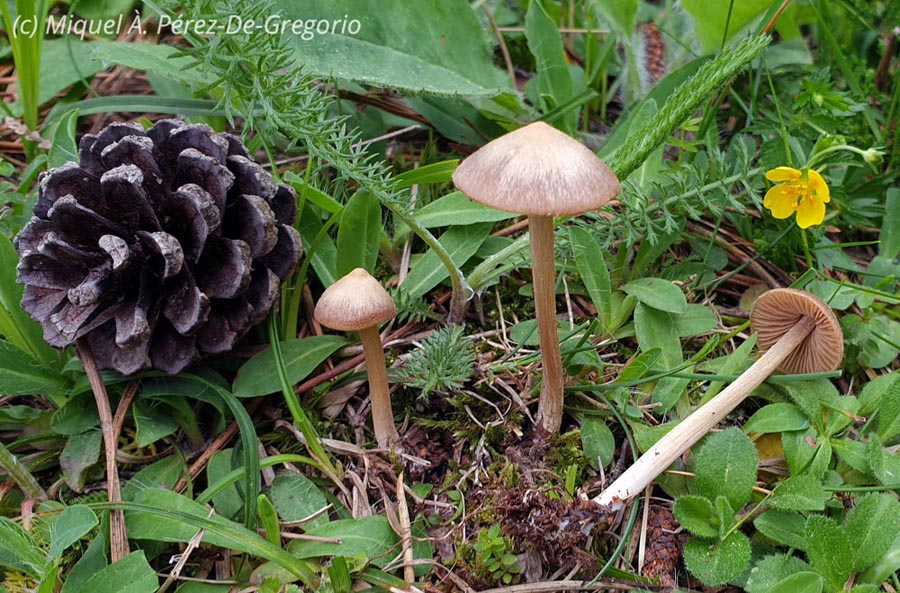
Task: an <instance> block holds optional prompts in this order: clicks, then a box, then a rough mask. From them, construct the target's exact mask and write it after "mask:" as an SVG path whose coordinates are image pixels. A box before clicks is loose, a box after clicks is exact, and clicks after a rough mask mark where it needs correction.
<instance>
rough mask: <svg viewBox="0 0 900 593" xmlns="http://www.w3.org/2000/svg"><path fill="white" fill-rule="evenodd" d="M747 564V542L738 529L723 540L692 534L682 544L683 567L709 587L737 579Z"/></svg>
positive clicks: (748, 544) (748, 561)
mask: <svg viewBox="0 0 900 593" xmlns="http://www.w3.org/2000/svg"><path fill="white" fill-rule="evenodd" d="M749 563H750V542H749V540H747V537H746V536H745V535H744V534H743V533H741V532H739V531H735V532H734V533H732V534H731V535H729V536H728V537H727V538H725V539H724V540H722V541H716V540H712V539H707V538H700V537H692V538H691V539H689V540H688V542H687V543H686V544H685V546H684V564H685V566H687V568H688V570H690V571H691V574H693V575H694V576H695V577H697V578H698V579H700V580H701V581H702V582H703V584H705V585H707V586H710V587H713V586H716V585H723V584H725V583H727V582H728V581H731V580H733V579H736V578H738V577H739V576H741V573H743V572H744V571H745V570H746V569H747V565H748V564H749Z"/></svg>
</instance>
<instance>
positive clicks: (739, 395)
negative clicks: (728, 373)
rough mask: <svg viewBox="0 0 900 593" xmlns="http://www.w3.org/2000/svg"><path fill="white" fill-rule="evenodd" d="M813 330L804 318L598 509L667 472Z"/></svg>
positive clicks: (629, 473)
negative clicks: (667, 469)
mask: <svg viewBox="0 0 900 593" xmlns="http://www.w3.org/2000/svg"><path fill="white" fill-rule="evenodd" d="M815 327H816V322H815V320H814V319H813V318H812V317H809V316H808V315H804V316H803V317H801V318H800V320H799V321H798V322H797V324H796V325H795V326H794V327H793V328H791V329H790V330H789V331H788V332H787V333H786V334H784V335H783V336H782V337H781V338H780V339H779V340H778V341H777V342H775V344H773V345H772V347H771V348H769V349H768V350H767V351H766V352H765V353H764V354H763V355H762V356H761V357H760V358H759V360H757V361H756V362H755V363H753V365H752V366H751V367H750V368H749V369H747V371H746V372H744V373H743V374H742V375H741V376H740V377H738V378H737V379H735V381H734V383H732V384H731V385H729V386H728V387H726V388H725V389H724V390H722V391H721V392H720V393H719V394H718V395H716V396H715V397H714V398H712V399H711V400H709V401H708V402H706V403H705V404H704V405H702V406H700V407H699V408H697V409H696V410H695V411H694V413H693V414H691V415H690V416H688V417H687V418H685V419H684V420H682V421H681V422H680V423H679V424H678V426H676V427H675V428H673V429H672V430H671V431H669V432H668V433H667V434H666V435H665V436H663V437H662V438H661V439H660V440H658V441H657V442H656V443H655V444H654V445H653V446H652V447H650V448H649V449H647V451H646V452H645V453H644V454H643V455H641V457H640V458H639V459H638V460H637V461H635V462H634V465H632V466H631V467H629V468H628V469H627V470H626V471H625V473H624V474H622V475H621V476H619V478H618V479H617V480H616V481H615V482H613V483H612V485H610V486H609V487H608V488H606V490H604V491H603V492H601V493H600V495H599V496H597V497H596V498H594V502H596V503H598V504H601V505H614V507H618V506H621V504H622V503H623V502H625V501H626V500H628V499H629V498H631V497H632V496H634V495H636V494H639V493H641V492H643V490H644V488H645V487H646V486H647V485H648V484H650V482H652V481H653V480H654V479H656V477H657V476H658V475H659V474H661V473H662V472H663V471H665V470H666V468H668V467H669V466H670V465H672V463H673V462H674V461H675V460H676V459H678V457H680V456H681V455H682V454H683V453H684V452H685V451H687V450H688V449H689V448H691V446H693V445H694V443H696V442H697V441H699V440H700V438H701V437H703V435H705V434H706V433H707V432H708V431H709V430H710V429H711V428H712V427H714V426H715V425H716V424H718V423H719V422H721V420H722V419H723V418H724V417H725V416H727V415H728V413H729V412H731V411H732V410H733V409H734V408H735V407H737V405H738V404H739V403H741V402H742V401H744V398H746V397H747V396H748V395H749V394H750V393H751V392H752V391H753V390H754V389H756V388H757V387H759V385H760V384H761V383H762V382H763V381H765V380H766V378H767V377H768V376H769V375H771V374H772V373H773V372H774V371H775V369H776V368H778V366H779V365H780V364H781V363H782V362H783V361H784V360H785V358H787V357H788V356H789V355H790V354H791V353H792V352H793V351H794V350H795V349H796V348H797V346H799V345H800V343H801V342H803V340H805V339H806V337H807V336H808V335H809V334H810V333H811V332H812V330H813V329H815Z"/></svg>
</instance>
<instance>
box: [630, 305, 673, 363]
mask: <svg viewBox="0 0 900 593" xmlns="http://www.w3.org/2000/svg"><path fill="white" fill-rule="evenodd" d="M674 318H675V316H674V315H672V314H671V313H667V312H665V311H660V310H659V309H655V308H653V307H650V306H648V305H645V304H644V303H641V302H639V303H638V304H637V305H636V306H635V308H634V334H635V337H636V338H637V342H638V346H640V348H641V350H642V351H644V352H647V351H649V350H651V349H652V348H660V349H661V350H662V354H661V356H660V359H659V361H660V363H661V365H662V366H663V368H666V369H671V368H674V367H676V366H678V365H680V364H681V363H682V362H683V355H682V352H681V340H680V339H679V338H678V333H677V332H676V331H675V323H674Z"/></svg>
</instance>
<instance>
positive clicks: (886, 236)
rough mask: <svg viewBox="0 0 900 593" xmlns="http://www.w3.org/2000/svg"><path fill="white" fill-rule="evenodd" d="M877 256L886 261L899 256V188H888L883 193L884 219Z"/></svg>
mask: <svg viewBox="0 0 900 593" xmlns="http://www.w3.org/2000/svg"><path fill="white" fill-rule="evenodd" d="M879 239H880V240H881V241H880V242H879V243H878V254H879V255H881V256H883V257H886V258H888V259H897V255H900V188H896V187H889V188H888V190H887V192H886V193H885V205H884V218H882V219H881V234H880V235H879Z"/></svg>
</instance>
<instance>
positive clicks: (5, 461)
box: [0, 443, 47, 500]
mask: <svg viewBox="0 0 900 593" xmlns="http://www.w3.org/2000/svg"><path fill="white" fill-rule="evenodd" d="M0 468H3V471H5V472H6V474H7V475H8V476H9V477H11V478H12V479H13V480H15V481H16V484H18V485H19V488H21V490H22V494H24V495H25V498H26V499H31V500H46V499H47V493H46V492H45V491H44V489H43V488H41V485H40V484H38V483H37V480H35V479H34V476H32V475H31V472H30V471H28V468H27V467H25V466H24V465H23V464H22V463H21V462H20V461H19V460H18V459H17V458H16V456H15V455H13V453H12V451H10V450H9V449H7V448H6V445H4V444H3V443H0Z"/></svg>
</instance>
